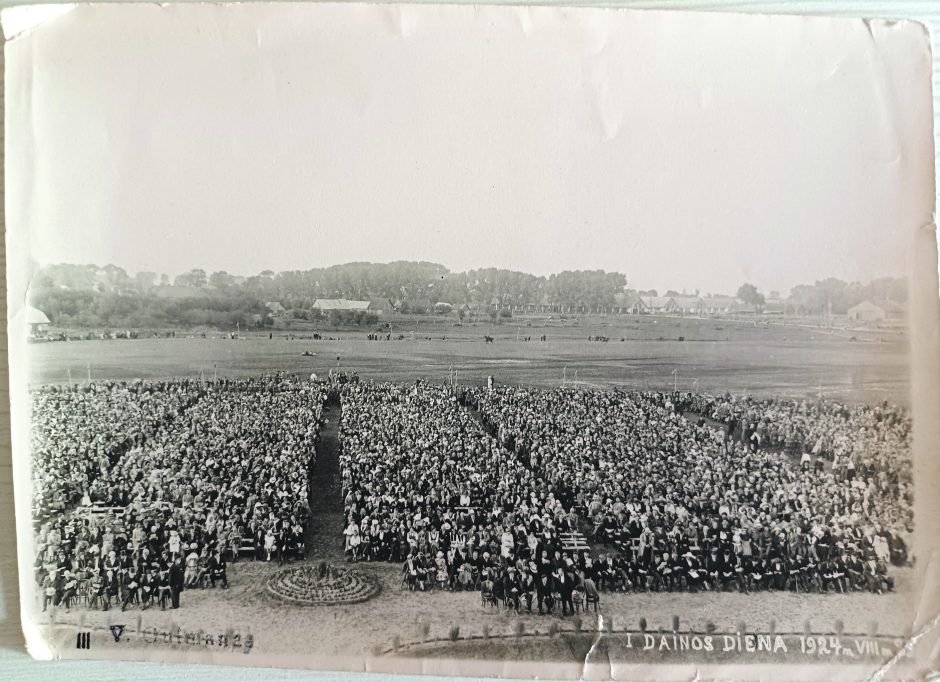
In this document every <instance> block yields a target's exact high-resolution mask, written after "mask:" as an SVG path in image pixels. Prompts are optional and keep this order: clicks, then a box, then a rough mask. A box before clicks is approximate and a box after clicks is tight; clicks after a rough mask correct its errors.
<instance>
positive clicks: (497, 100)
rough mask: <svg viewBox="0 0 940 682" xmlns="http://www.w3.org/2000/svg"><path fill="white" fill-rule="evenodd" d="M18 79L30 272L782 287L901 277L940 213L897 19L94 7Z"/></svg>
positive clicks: (23, 223)
mask: <svg viewBox="0 0 940 682" xmlns="http://www.w3.org/2000/svg"><path fill="white" fill-rule="evenodd" d="M6 79H7V142H8V148H7V154H8V156H7V179H8V191H7V197H8V204H7V215H8V249H9V250H10V253H11V258H24V259H25V258H29V259H31V260H32V261H35V262H37V263H57V262H72V263H96V264H105V263H108V262H111V263H114V264H117V265H120V266H122V267H124V268H126V269H127V270H128V271H130V272H135V271H138V270H149V271H155V272H158V273H162V272H166V273H169V274H171V275H173V274H177V273H179V272H182V271H185V270H188V269H190V268H193V267H200V268H203V269H205V270H206V271H207V272H212V271H215V270H226V271H228V272H230V273H234V274H244V275H249V274H254V273H257V272H260V271H261V270H265V269H271V270H274V271H280V270H290V269H307V268H311V267H320V266H327V265H332V264H336V263H344V262H349V261H377V262H387V261H391V260H429V261H435V262H439V263H442V264H444V265H446V266H447V267H448V268H450V269H451V270H454V271H460V270H466V269H472V268H478V267H489V266H496V267H504V268H511V269H515V270H522V271H527V272H531V273H534V274H539V275H547V274H549V273H552V272H558V271H561V270H566V269H605V270H616V271H620V272H623V273H625V274H626V276H627V279H628V282H629V284H630V286H635V287H637V288H641V289H647V288H658V289H661V290H666V289H676V290H683V289H685V290H688V291H690V292H691V291H695V290H700V291H701V292H702V293H705V292H713V293H719V292H724V293H733V292H734V291H735V290H736V289H737V287H738V286H739V285H740V284H741V283H742V282H745V281H748V282H753V283H755V284H756V285H757V286H758V287H759V288H760V289H761V290H763V291H765V292H767V291H770V290H779V291H782V292H787V291H789V289H790V287H792V286H793V285H795V284H798V283H803V282H813V281H815V280H817V279H822V278H825V277H828V276H834V277H839V278H842V279H845V280H848V281H856V280H857V281H868V280H870V279H872V278H874V277H879V276H886V275H890V276H898V275H902V276H903V275H904V274H906V273H907V271H908V268H907V265H906V264H907V262H908V260H909V257H910V253H911V248H912V242H913V234H914V232H915V231H916V230H917V228H919V227H920V226H922V225H925V224H929V223H930V222H931V220H932V218H931V216H932V210H933V170H932V168H933V146H932V145H933V142H932V138H931V116H932V114H931V99H930V98H931V94H930V54H929V49H928V47H927V36H926V33H924V32H923V31H922V30H921V28H920V27H919V26H917V25H915V24H910V23H904V22H901V23H896V24H892V25H885V24H880V23H878V22H875V23H872V24H869V25H866V24H864V23H863V22H861V21H859V20H848V19H826V18H813V19H809V18H797V17H778V18H775V19H769V18H767V17H761V16H743V15H717V14H695V13H680V14H670V13H660V12H624V11H606V10H589V11H583V10H562V9H557V8H555V9H553V8H496V7H489V8H472V7H455V6H451V7H419V6H411V7H390V6H385V7H381V6H366V5H345V6H331V5H318V6H309V5H303V6H302V5H267V4H263V5H262V4H255V5H250V4H249V5H235V6H228V7H219V6H202V5H171V6H168V7H159V6H156V5H144V6H127V5H121V6H116V5H111V6H109V5H103V6H96V7H95V6H92V7H89V6H81V7H79V8H77V9H74V10H73V11H71V12H69V13H68V14H65V15H64V16H62V17H60V18H58V19H56V20H54V21H51V22H49V23H47V24H45V25H43V26H41V27H39V28H37V29H33V30H32V31H30V32H29V33H27V34H24V35H20V36H18V37H16V38H14V39H13V40H12V41H11V42H9V43H8V44H7V75H6ZM17 254H19V255H17Z"/></svg>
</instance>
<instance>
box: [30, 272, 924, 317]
mask: <svg viewBox="0 0 940 682" xmlns="http://www.w3.org/2000/svg"><path fill="white" fill-rule="evenodd" d="M30 291H31V302H32V304H33V305H34V306H36V307H37V308H39V309H40V310H42V311H43V312H45V313H46V314H47V315H48V316H49V319H50V320H51V321H52V323H53V324H54V325H55V326H58V327H66V328H155V329H156V328H167V327H200V326H204V327H217V328H234V327H236V326H237V325H240V326H242V327H243V328H249V327H252V326H270V325H272V324H273V320H272V313H271V310H270V308H269V307H268V305H267V304H268V303H270V302H275V301H276V302H278V303H280V304H281V306H283V309H284V313H283V315H284V316H286V317H287V318H289V319H309V320H320V319H326V320H328V321H329V322H330V323H331V324H337V325H355V326H370V325H374V324H375V323H376V322H377V318H376V316H375V315H374V314H372V313H359V314H357V313H356V312H348V311H337V312H335V313H333V312H331V313H329V314H327V315H326V316H324V315H323V314H321V313H319V311H316V310H313V309H312V305H313V302H314V301H315V300H316V299H318V298H319V299H323V298H346V299H354V300H369V299H381V300H387V301H389V302H391V303H392V304H394V305H397V306H398V308H399V309H400V310H402V311H406V312H407V311H410V312H415V311H422V310H425V309H427V307H428V306H436V305H437V306H438V308H439V309H440V308H443V309H447V310H450V309H451V308H450V307H452V309H453V310H454V311H455V312H456V313H457V314H458V315H459V314H460V312H461V310H462V309H463V307H464V306H471V307H472V308H474V309H476V310H486V311H488V312H489V313H490V315H491V317H496V316H505V315H507V314H508V311H509V310H511V309H512V308H515V307H520V306H532V305H549V306H560V307H563V308H570V309H574V310H582V309H587V310H591V309H598V308H610V307H614V306H617V305H620V304H621V303H622V302H623V301H624V300H625V298H628V297H630V296H631V295H634V294H641V295H656V292H655V290H646V291H636V290H634V289H628V288H627V278H626V275H624V274H623V273H619V272H605V271H603V270H574V271H571V270H568V271H564V272H559V273H556V274H552V275H549V276H547V277H544V276H537V275H532V274H529V273H525V272H518V271H514V270H505V269H499V268H484V269H479V270H469V271H467V272H451V271H449V270H448V269H447V268H446V267H444V266H443V265H440V264H437V263H429V262H423V261H422V262H413V261H396V262H392V263H346V264H343V265H334V266H331V267H327V268H313V269H310V270H290V271H285V272H278V273H275V272H273V271H271V270H265V271H262V272H260V273H259V274H257V275H252V276H248V277H244V276H238V275H233V274H230V273H227V272H225V271H217V272H212V273H206V271H205V270H202V269H199V268H195V269H192V270H189V271H187V272H184V273H182V274H180V275H178V276H176V277H175V278H173V279H172V280H171V279H170V277H169V276H168V275H166V274H160V273H155V272H138V273H136V274H134V275H133V276H132V275H130V274H129V273H127V272H126V271H125V270H124V269H123V268H120V267H118V266H115V265H105V266H103V267H99V266H97V265H74V264H56V265H49V266H45V267H43V268H42V269H41V270H40V272H39V273H37V275H36V277H35V278H34V279H33V283H32V286H31V289H30ZM773 293H776V292H773ZM667 295H678V294H677V293H676V292H674V291H669V292H667ZM737 295H738V298H740V299H741V300H743V301H745V302H750V303H754V304H755V305H757V306H762V305H763V304H764V302H765V297H764V295H763V294H761V293H760V292H759V291H758V290H757V288H756V287H754V286H753V285H751V284H745V285H742V287H741V288H740V289H739V290H738V292H737ZM906 296H907V291H906V286H905V282H904V280H903V279H892V278H884V279H878V280H875V281H873V282H871V283H869V284H866V285H862V284H860V283H847V282H842V281H840V280H836V279H827V280H822V281H819V282H816V283H815V284H812V285H799V286H796V287H794V288H793V290H792V291H791V294H790V297H789V299H788V303H789V304H790V305H792V306H793V308H794V311H795V312H796V311H799V312H802V313H805V314H819V313H824V312H826V310H827V306H828V305H831V306H832V312H833V313H837V314H838V313H844V312H845V311H846V310H847V309H848V308H849V307H851V306H852V305H855V304H856V303H858V302H860V301H863V300H865V299H868V298H872V299H888V300H894V301H903V300H905V299H906ZM771 298H775V296H771ZM439 304H447V305H443V306H441V305H439ZM448 306H450V307H448Z"/></svg>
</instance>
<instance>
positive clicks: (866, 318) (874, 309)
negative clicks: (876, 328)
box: [848, 300, 906, 322]
mask: <svg viewBox="0 0 940 682" xmlns="http://www.w3.org/2000/svg"><path fill="white" fill-rule="evenodd" d="M905 312H906V311H905V307H904V306H903V305H902V304H900V303H895V302H894V301H871V300H868V301H862V302H861V303H859V304H858V305H854V306H852V307H851V308H849V311H848V318H849V319H850V320H855V321H857V322H876V321H879V320H903V319H904V314H905Z"/></svg>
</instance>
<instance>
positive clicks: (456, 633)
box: [447, 625, 460, 642]
mask: <svg viewBox="0 0 940 682" xmlns="http://www.w3.org/2000/svg"><path fill="white" fill-rule="evenodd" d="M447 637H448V639H450V641H451V642H456V641H457V639H458V638H459V637H460V626H459V625H451V626H450V630H448V632H447Z"/></svg>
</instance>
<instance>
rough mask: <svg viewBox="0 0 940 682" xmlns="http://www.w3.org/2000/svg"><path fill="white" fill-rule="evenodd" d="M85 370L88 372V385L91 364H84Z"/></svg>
mask: <svg viewBox="0 0 940 682" xmlns="http://www.w3.org/2000/svg"><path fill="white" fill-rule="evenodd" d="M85 369H86V370H88V383H89V384H90V383H91V363H90V362H86V363H85Z"/></svg>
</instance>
